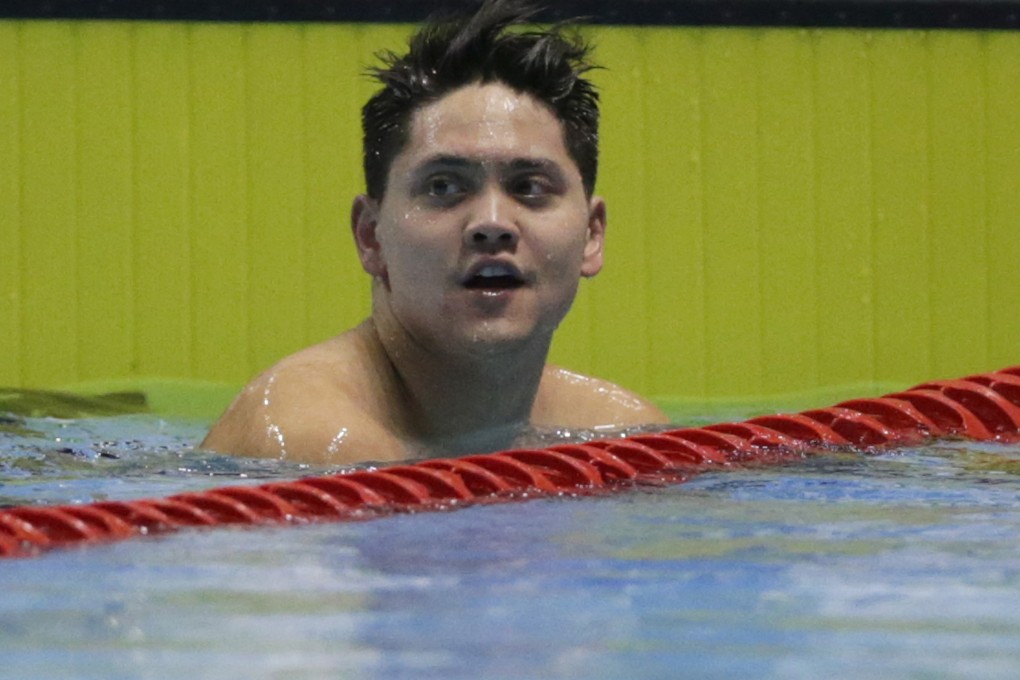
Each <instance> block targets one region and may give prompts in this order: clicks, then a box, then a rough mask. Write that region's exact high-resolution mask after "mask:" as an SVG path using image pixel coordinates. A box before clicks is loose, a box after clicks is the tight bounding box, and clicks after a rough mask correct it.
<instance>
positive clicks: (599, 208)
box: [581, 196, 606, 278]
mask: <svg viewBox="0 0 1020 680" xmlns="http://www.w3.org/2000/svg"><path fill="white" fill-rule="evenodd" d="M605 240H606V202H605V200H604V199H603V198H602V197H601V196H592V198H591V202H590V203H589V205H588V235H587V240H586V241H585V244H584V259H583V260H582V261H581V276H584V277H588V278H590V277H592V276H595V275H596V274H598V273H599V272H600V271H601V270H602V246H603V244H604V243H605Z"/></svg>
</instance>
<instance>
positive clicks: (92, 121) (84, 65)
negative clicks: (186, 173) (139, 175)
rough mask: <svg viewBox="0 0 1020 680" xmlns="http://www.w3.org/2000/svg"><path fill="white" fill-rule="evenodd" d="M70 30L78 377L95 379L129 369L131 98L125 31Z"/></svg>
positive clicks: (89, 26) (87, 26)
mask: <svg viewBox="0 0 1020 680" xmlns="http://www.w3.org/2000/svg"><path fill="white" fill-rule="evenodd" d="M77 29H78V36H77V37H78V40H77V49H76V59H75V63H76V65H77V69H78V70H77V73H76V74H75V81H76V82H77V83H78V106H77V116H76V118H77V130H76V136H77V158H76V168H77V185H78V190H77V206H76V207H77V214H78V219H77V220H76V225H77V230H78V233H77V239H78V243H77V247H76V257H77V261H78V264H77V274H78V276H77V285H76V288H77V310H76V311H77V317H78V323H77V325H78V329H79V333H80V335H79V338H78V343H77V351H78V366H79V373H80V375H81V377H82V378H83V379H86V380H90V379H92V380H94V379H99V378H104V377H106V376H108V375H109V374H110V373H111V371H112V372H113V373H115V374H125V373H129V372H130V371H131V359H132V349H133V347H134V324H133V314H132V312H133V308H134V303H133V297H134V286H133V271H132V270H133V264H134V263H133V241H134V231H135V224H136V223H135V215H134V209H133V208H134V201H133V200H132V199H133V191H132V185H133V178H134V167H133V165H134V163H133V148H132V146H133V140H132V134H131V133H132V108H133V102H134V100H135V99H136V97H135V94H134V93H133V92H132V89H131V87H132V78H131V71H132V63H131V42H132V41H131V34H130V32H128V31H124V30H121V29H120V28H119V27H117V26H116V25H114V24H109V23H103V22H82V23H80V24H78V25H77ZM92 225H100V228H101V229H102V230H103V238H102V239H98V238H96V234H95V233H94V231H93V229H92V228H91V226H92Z"/></svg>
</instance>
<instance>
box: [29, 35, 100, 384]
mask: <svg viewBox="0 0 1020 680" xmlns="http://www.w3.org/2000/svg"><path fill="white" fill-rule="evenodd" d="M22 31H23V33H22V36H23V38H24V42H23V51H22V60H21V72H22V78H23V80H24V86H23V87H22V89H21V93H22V97H23V99H22V107H23V109H22V112H23V113H22V115H23V120H24V125H23V127H22V134H23V137H22V165H21V172H22V176H21V182H22V198H23V201H24V203H23V206H22V212H21V214H22V234H23V240H22V253H23V257H24V260H23V261H24V266H25V271H26V273H27V276H28V277H30V278H29V279H28V280H27V281H26V284H29V283H30V285H26V287H25V290H24V296H23V298H22V300H23V304H22V308H21V309H22V315H23V316H22V335H21V352H22V357H23V361H24V363H25V365H24V370H23V375H24V379H25V381H26V382H27V383H28V384H48V383H53V382H56V381H60V380H62V379H65V378H66V377H67V376H74V377H77V376H78V341H79V335H78V327H77V325H78V313H77V308H76V303H77V300H78V294H77V290H76V283H77V260H78V258H77V252H76V251H77V244H78V236H77V222H78V220H79V216H78V211H77V206H78V197H77V186H78V181H77V180H78V173H77V167H76V157H77V147H78V143H79V139H78V135H77V130H76V128H75V115H76V109H77V91H78V87H79V83H78V82H77V80H76V77H75V75H76V53H77V51H76V49H75V47H76V44H77V40H78V29H77V28H76V26H75V25H74V24H70V23H63V22H45V23H29V24H24V25H23V26H22ZM97 226H98V225H97Z"/></svg>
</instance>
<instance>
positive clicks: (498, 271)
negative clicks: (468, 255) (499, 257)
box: [464, 264, 524, 290]
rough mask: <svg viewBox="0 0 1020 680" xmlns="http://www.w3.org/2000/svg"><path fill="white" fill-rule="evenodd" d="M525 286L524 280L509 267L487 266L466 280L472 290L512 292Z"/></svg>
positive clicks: (466, 286)
mask: <svg viewBox="0 0 1020 680" xmlns="http://www.w3.org/2000/svg"><path fill="white" fill-rule="evenodd" d="M523 285H524V278H523V277H522V276H521V275H520V273H518V272H517V270H516V269H514V268H513V267H510V266H507V265H498V264H496V265H492V264H490V265H485V266H484V267H482V268H481V269H479V270H478V271H476V272H474V273H472V274H471V275H469V276H468V277H467V278H466V279H465V280H464V287H465V288H468V289H470V290H512V289H514V288H519V287H521V286H523Z"/></svg>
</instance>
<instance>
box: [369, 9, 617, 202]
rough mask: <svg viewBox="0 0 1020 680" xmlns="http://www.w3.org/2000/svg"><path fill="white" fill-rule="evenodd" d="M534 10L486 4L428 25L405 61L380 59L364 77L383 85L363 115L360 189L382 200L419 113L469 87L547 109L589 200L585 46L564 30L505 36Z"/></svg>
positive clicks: (593, 139) (594, 109)
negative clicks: (497, 87)
mask: <svg viewBox="0 0 1020 680" xmlns="http://www.w3.org/2000/svg"><path fill="white" fill-rule="evenodd" d="M537 12H538V8H537V7H535V6H533V5H532V4H531V3H530V2H526V1H525V2H520V1H518V0H485V1H484V2H483V3H482V5H481V7H479V8H478V10H477V11H476V12H474V13H473V14H464V15H457V16H453V17H450V18H445V19H435V20H431V21H429V22H427V23H426V24H425V26H424V27H422V28H421V29H420V30H419V31H418V32H417V33H415V34H414V36H412V38H411V40H410V43H409V50H408V52H407V54H404V55H398V54H395V53H394V52H392V51H385V52H381V53H380V54H379V55H377V56H378V58H379V59H380V61H381V62H382V65H381V66H378V67H375V68H372V69H370V70H369V74H370V75H372V76H373V77H374V78H375V79H377V80H378V81H379V82H380V83H382V85H383V88H382V89H381V90H379V91H378V92H376V93H375V94H374V95H373V96H372V98H371V99H369V100H368V102H367V103H366V104H365V106H364V108H363V109H362V112H361V119H362V129H363V132H364V168H365V184H366V187H367V190H368V195H369V196H370V197H372V198H374V199H377V200H381V199H382V196H383V194H384V193H385V192H386V180H387V175H388V174H389V169H390V165H391V164H392V163H393V159H394V158H395V157H396V156H397V154H399V153H400V151H401V150H402V149H403V148H404V146H405V145H406V144H407V142H408V135H409V126H410V121H411V117H412V116H413V115H414V113H415V112H416V111H417V110H418V109H420V108H421V107H423V106H425V105H427V104H430V103H432V102H434V101H437V100H438V99H441V98H442V97H443V96H445V95H447V94H449V93H450V92H452V91H454V90H457V89H459V88H461V87H464V86H465V85H470V84H472V83H492V82H499V83H503V84H505V85H507V86H508V87H510V88H511V89H513V90H515V91H517V92H519V93H524V94H527V95H529V96H531V97H534V98H535V99H536V100H538V101H540V102H542V103H543V104H545V105H546V106H547V107H548V108H549V109H550V110H551V111H552V113H553V114H554V115H555V116H556V118H557V119H558V120H559V121H560V124H561V125H562V127H563V139H564V143H565V146H566V148H567V152H568V153H569V154H570V157H571V159H572V160H573V161H574V162H575V163H576V164H577V167H578V170H579V171H580V173H581V179H582V183H583V185H584V190H585V193H586V194H587V195H589V196H590V195H591V194H592V192H593V191H594V189H595V176H596V174H597V170H598V127H599V109H598V100H599V96H598V93H597V92H596V91H595V87H594V86H593V85H592V84H591V82H590V81H588V80H587V79H586V78H584V77H583V75H584V74H585V73H586V72H588V71H590V70H592V69H593V68H596V67H595V66H594V65H593V64H592V63H591V62H590V61H588V57H589V54H590V52H591V47H590V45H589V44H588V43H587V42H585V41H584V40H583V39H582V38H581V37H580V36H578V35H577V34H576V32H573V31H570V32H568V29H567V27H566V26H564V25H562V24H561V25H556V26H553V27H551V28H548V29H546V30H530V31H529V30H523V29H522V30H518V31H509V30H507V29H508V28H509V27H511V26H513V25H517V24H522V23H525V22H527V21H528V20H530V19H531V18H533V17H534V16H535V14H536V13H537Z"/></svg>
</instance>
